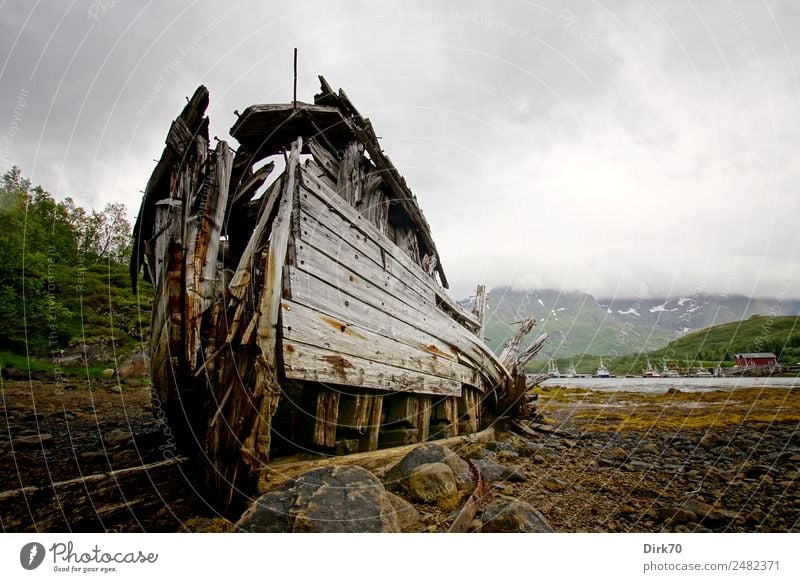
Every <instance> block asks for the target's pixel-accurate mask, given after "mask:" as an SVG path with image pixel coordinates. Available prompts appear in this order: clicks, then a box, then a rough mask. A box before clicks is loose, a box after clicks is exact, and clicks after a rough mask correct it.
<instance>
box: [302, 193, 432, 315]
mask: <svg viewBox="0 0 800 582" xmlns="http://www.w3.org/2000/svg"><path fill="white" fill-rule="evenodd" d="M300 200H301V202H300V220H299V228H298V231H297V232H298V235H299V238H302V239H304V240H307V241H308V242H310V243H312V244H315V245H316V246H317V248H319V249H321V250H325V251H326V252H328V251H334V250H337V249H338V252H337V253H336V254H334V256H335V257H337V258H338V257H339V256H340V255H341V256H343V258H344V259H351V263H352V259H354V257H355V256H356V255H357V256H358V260H370V261H371V262H372V263H373V264H374V266H375V267H376V268H377V269H378V270H380V271H382V277H383V279H384V280H386V281H388V280H390V279H393V280H395V281H398V282H399V284H400V285H401V287H402V288H406V289H407V291H406V293H411V296H410V297H411V298H412V300H414V301H416V297H415V295H418V296H419V297H420V298H422V299H423V300H425V301H428V302H429V303H431V304H434V305H435V304H436V294H435V293H434V292H433V290H432V289H431V288H430V287H429V286H427V285H424V284H423V283H422V282H420V281H419V279H418V278H417V276H416V274H415V273H413V272H411V271H409V269H408V268H407V267H406V266H404V265H402V264H401V263H399V262H398V261H397V260H396V259H395V258H394V257H393V256H392V255H391V254H389V253H387V252H386V251H384V250H383V249H382V247H380V246H379V245H378V244H377V243H375V242H374V241H373V240H372V239H370V237H369V235H368V234H367V233H364V232H362V231H361V230H360V229H358V227H357V226H355V225H353V224H352V223H351V222H349V221H348V220H347V219H345V218H344V217H342V216H341V215H339V214H337V213H336V212H335V211H331V210H329V207H328V206H326V205H325V204H324V202H323V201H322V200H320V199H319V198H317V197H316V196H314V195H313V194H311V193H309V192H308V191H307V189H306V188H303V189H302V190H301V197H300ZM345 234H346V236H343V235H345ZM394 252H397V249H395V250H394ZM328 254H331V253H330V252H329V253H328Z"/></svg>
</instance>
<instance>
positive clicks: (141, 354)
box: [117, 348, 150, 380]
mask: <svg viewBox="0 0 800 582" xmlns="http://www.w3.org/2000/svg"><path fill="white" fill-rule="evenodd" d="M149 373H150V351H149V350H148V349H147V348H136V349H135V350H133V351H132V352H131V353H130V354H129V355H128V357H127V358H125V359H124V360H122V363H121V364H120V365H119V367H118V368H117V376H118V377H119V379H120V380H141V379H142V378H144V376H146V375H147V374H149Z"/></svg>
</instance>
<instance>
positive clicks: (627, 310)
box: [617, 307, 642, 317]
mask: <svg viewBox="0 0 800 582" xmlns="http://www.w3.org/2000/svg"><path fill="white" fill-rule="evenodd" d="M617 313H619V314H620V315H635V316H636V317H641V316H642V315H641V314H640V313H639V312H638V311H636V310H635V309H634V308H633V307H631V308H630V309H626V310H625V311H622V310H620V309H618V310H617Z"/></svg>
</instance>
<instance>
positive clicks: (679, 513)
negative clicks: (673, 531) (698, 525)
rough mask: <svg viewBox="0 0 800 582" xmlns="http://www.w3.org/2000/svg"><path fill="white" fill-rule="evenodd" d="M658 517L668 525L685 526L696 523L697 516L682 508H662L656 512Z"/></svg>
mask: <svg viewBox="0 0 800 582" xmlns="http://www.w3.org/2000/svg"><path fill="white" fill-rule="evenodd" d="M658 517H659V518H660V519H661V520H663V521H666V522H668V523H669V524H670V525H678V524H687V523H691V522H693V521H697V515H696V514H695V513H694V512H692V511H689V510H688V509H685V508H683V507H662V508H660V509H659V510H658Z"/></svg>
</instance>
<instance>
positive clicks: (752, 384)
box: [541, 377, 800, 394]
mask: <svg viewBox="0 0 800 582" xmlns="http://www.w3.org/2000/svg"><path fill="white" fill-rule="evenodd" d="M541 385H542V386H543V387H545V388H547V387H555V386H562V387H564V388H586V389H588V390H594V391H598V392H644V393H647V394H662V393H664V392H666V391H667V390H669V389H670V388H677V389H678V390H681V391H683V392H702V391H705V390H736V389H739V388H794V387H800V378H765V377H761V378H759V377H756V378H743V377H737V378H550V379H549V380H546V381H545V382H542V384H541Z"/></svg>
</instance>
